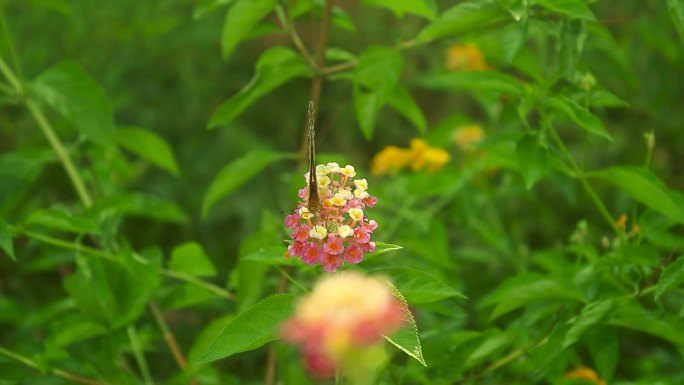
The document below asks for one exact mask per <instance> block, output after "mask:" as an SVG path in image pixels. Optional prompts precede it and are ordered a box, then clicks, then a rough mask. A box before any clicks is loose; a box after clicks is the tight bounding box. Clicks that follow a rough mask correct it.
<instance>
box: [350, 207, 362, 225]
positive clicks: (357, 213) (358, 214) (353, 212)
mask: <svg viewBox="0 0 684 385" xmlns="http://www.w3.org/2000/svg"><path fill="white" fill-rule="evenodd" d="M348 213H349V216H350V217H351V219H352V220H354V221H355V222H358V221H360V220H362V219H363V210H361V209H349V211H348Z"/></svg>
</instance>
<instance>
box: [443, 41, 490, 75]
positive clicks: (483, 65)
mask: <svg viewBox="0 0 684 385" xmlns="http://www.w3.org/2000/svg"><path fill="white" fill-rule="evenodd" d="M444 67H445V68H446V69H447V70H449V71H481V70H486V69H487V68H488V66H487V62H486V61H485V58H484V55H483V54H482V50H480V47H478V46H477V45H475V44H454V45H452V46H451V47H449V48H447V49H446V55H445V60H444Z"/></svg>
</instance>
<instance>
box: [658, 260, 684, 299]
mask: <svg viewBox="0 0 684 385" xmlns="http://www.w3.org/2000/svg"><path fill="white" fill-rule="evenodd" d="M682 283H684V256H680V257H679V258H677V260H676V261H674V262H672V263H671V264H669V265H668V266H667V267H666V268H665V270H663V273H662V275H661V276H660V279H659V280H658V286H656V292H655V297H656V299H658V298H660V296H661V295H663V294H665V293H666V292H668V291H670V290H672V289H674V288H675V287H677V286H679V285H681V284H682Z"/></svg>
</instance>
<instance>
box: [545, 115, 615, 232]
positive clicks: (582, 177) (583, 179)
mask: <svg viewBox="0 0 684 385" xmlns="http://www.w3.org/2000/svg"><path fill="white" fill-rule="evenodd" d="M542 121H543V122H544V125H545V128H546V130H547V131H548V132H549V134H550V135H551V138H553V141H554V142H555V143H556V145H557V146H558V148H559V149H560V150H561V152H562V153H563V155H565V157H566V158H567V160H568V162H569V163H570V166H571V167H572V168H573V170H574V171H575V177H576V178H577V179H579V181H580V184H581V185H582V188H584V191H585V192H586V193H587V195H589V198H591V200H592V201H593V202H594V204H595V205H596V207H597V208H598V210H599V212H600V213H601V216H602V217H603V219H605V220H606V222H608V224H609V225H610V227H611V228H612V229H613V230H614V231H615V233H616V234H618V235H619V234H621V231H620V229H619V228H618V227H617V225H616V224H615V220H613V216H612V215H611V214H610V211H608V208H607V207H606V205H605V204H604V203H603V201H602V200H601V198H599V196H598V194H596V191H595V190H594V188H593V187H592V186H591V184H589V181H588V180H587V176H586V174H585V173H584V171H582V169H581V168H580V167H579V165H578V164H577V162H576V161H575V158H574V157H573V156H572V154H571V153H570V151H569V150H568V148H567V147H566V146H565V143H564V142H563V140H562V139H561V137H560V136H558V133H557V132H556V130H555V129H554V128H553V126H552V125H551V123H550V122H548V121H547V118H546V117H544V118H543V119H542Z"/></svg>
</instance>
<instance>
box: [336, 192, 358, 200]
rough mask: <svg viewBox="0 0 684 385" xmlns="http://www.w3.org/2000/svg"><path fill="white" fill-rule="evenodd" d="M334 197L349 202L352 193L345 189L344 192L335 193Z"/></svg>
mask: <svg viewBox="0 0 684 385" xmlns="http://www.w3.org/2000/svg"><path fill="white" fill-rule="evenodd" d="M335 196H339V197H341V198H343V199H346V200H350V199H352V198H353V197H354V196H353V195H352V192H351V191H349V190H346V189H345V190H339V191H338V192H337V193H335Z"/></svg>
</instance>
